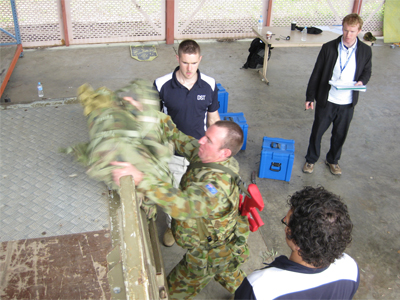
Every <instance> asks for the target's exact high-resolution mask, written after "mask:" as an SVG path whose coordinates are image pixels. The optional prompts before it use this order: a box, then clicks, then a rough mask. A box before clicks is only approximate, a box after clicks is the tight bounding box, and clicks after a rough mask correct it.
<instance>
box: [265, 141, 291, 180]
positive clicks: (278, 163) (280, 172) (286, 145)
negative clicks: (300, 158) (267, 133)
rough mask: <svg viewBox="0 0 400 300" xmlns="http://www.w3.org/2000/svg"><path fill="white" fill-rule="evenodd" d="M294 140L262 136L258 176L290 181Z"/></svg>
mask: <svg viewBox="0 0 400 300" xmlns="http://www.w3.org/2000/svg"><path fill="white" fill-rule="evenodd" d="M293 161H294V140H285V139H280V138H270V137H264V139H263V145H262V149H261V160H260V169H259V172H258V177H260V178H270V179H276V180H284V181H288V182H289V181H290V177H291V175H292V169H293Z"/></svg>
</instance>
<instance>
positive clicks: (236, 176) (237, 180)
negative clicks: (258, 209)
mask: <svg viewBox="0 0 400 300" xmlns="http://www.w3.org/2000/svg"><path fill="white" fill-rule="evenodd" d="M202 168H211V169H218V170H221V171H223V172H225V173H228V174H229V175H231V176H232V178H233V179H234V180H235V183H236V185H237V186H238V187H239V189H240V191H241V192H242V193H244V194H246V195H247V196H249V197H251V196H250V194H249V192H248V191H247V189H246V187H245V186H244V181H243V180H242V178H240V176H239V174H237V173H235V172H233V171H232V169H231V168H228V167H225V166H223V165H220V164H217V163H202V162H196V163H191V164H190V165H189V166H188V167H187V169H188V170H190V169H202Z"/></svg>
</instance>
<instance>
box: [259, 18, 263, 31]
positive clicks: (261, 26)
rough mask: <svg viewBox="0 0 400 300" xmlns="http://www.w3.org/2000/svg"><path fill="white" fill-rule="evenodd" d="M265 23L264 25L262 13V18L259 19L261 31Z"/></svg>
mask: <svg viewBox="0 0 400 300" xmlns="http://www.w3.org/2000/svg"><path fill="white" fill-rule="evenodd" d="M263 25H264V21H263V17H262V15H260V18H259V19H258V31H260V32H261V30H262V28H263Z"/></svg>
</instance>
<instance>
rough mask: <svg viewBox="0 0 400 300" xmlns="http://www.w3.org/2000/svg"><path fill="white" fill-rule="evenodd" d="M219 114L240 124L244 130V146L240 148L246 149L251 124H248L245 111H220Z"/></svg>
mask: <svg viewBox="0 0 400 300" xmlns="http://www.w3.org/2000/svg"><path fill="white" fill-rule="evenodd" d="M219 116H220V117H221V120H228V121H233V122H235V123H237V124H239V126H240V128H242V130H243V146H242V148H241V149H240V150H246V144H247V130H248V128H249V125H247V122H246V118H245V117H244V115H243V113H241V112H239V113H220V114H219Z"/></svg>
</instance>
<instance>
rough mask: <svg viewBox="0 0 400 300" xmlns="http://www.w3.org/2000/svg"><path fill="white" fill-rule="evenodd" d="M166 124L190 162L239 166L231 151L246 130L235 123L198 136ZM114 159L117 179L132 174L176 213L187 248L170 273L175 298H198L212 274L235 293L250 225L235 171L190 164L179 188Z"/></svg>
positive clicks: (177, 232)
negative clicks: (243, 212)
mask: <svg viewBox="0 0 400 300" xmlns="http://www.w3.org/2000/svg"><path fill="white" fill-rule="evenodd" d="M161 126H162V127H163V128H164V133H165V135H166V136H167V137H168V139H170V140H171V141H173V142H174V145H175V149H176V151H177V152H178V153H179V154H181V155H182V156H184V157H186V158H187V160H188V161H189V162H190V163H191V164H193V163H199V162H200V163H215V164H218V165H221V166H225V167H228V168H230V169H231V170H233V171H234V172H235V173H237V172H238V171H239V164H238V162H237V161H236V159H234V158H233V157H232V156H233V155H235V154H236V153H237V152H238V151H239V150H240V148H241V146H242V143H243V132H242V130H241V128H240V127H239V126H238V125H237V124H236V123H234V122H231V121H218V122H216V123H215V124H214V125H212V126H210V127H209V128H208V130H207V131H206V134H205V136H204V137H202V138H201V139H200V140H198V141H197V140H196V139H194V138H192V137H190V136H187V135H185V134H183V133H182V132H180V131H179V130H177V129H176V127H175V125H174V124H173V123H172V122H168V123H164V124H161ZM113 164H114V165H119V166H121V167H122V168H121V169H116V170H114V171H113V177H114V181H115V182H116V183H119V178H120V177H122V176H125V175H132V176H133V177H134V179H135V183H136V184H137V188H138V190H139V191H140V192H142V193H143V194H144V195H145V198H146V201H148V202H149V203H155V204H157V205H159V206H160V207H162V209H163V210H164V211H165V212H166V213H168V214H170V215H171V217H172V218H173V222H172V232H173V234H174V237H175V239H176V242H177V244H178V245H180V246H181V247H183V248H185V249H187V252H186V254H185V255H184V257H183V259H182V260H181V261H180V262H179V263H178V265H176V266H175V268H174V269H173V270H172V271H171V273H170V274H169V275H168V277H167V281H168V285H169V295H170V297H171V299H190V298H193V297H194V296H196V295H197V294H198V293H199V292H200V290H201V289H202V288H204V287H205V286H206V285H207V283H208V282H209V281H210V280H211V279H212V278H214V279H215V280H217V281H218V282H219V283H220V284H221V285H222V286H223V287H225V288H226V289H227V290H228V291H229V292H230V293H232V294H233V293H234V292H235V290H236V289H237V287H238V286H239V285H240V284H241V282H242V280H243V279H244V277H245V274H244V272H243V271H242V270H240V269H239V267H240V265H241V264H242V263H244V262H245V261H246V260H247V259H248V256H249V250H248V246H247V237H248V235H249V225H248V222H247V219H245V218H243V217H241V216H240V215H239V210H238V206H239V188H238V186H237V185H236V184H235V181H234V180H233V178H232V176H231V175H229V174H226V173H224V172H221V170H219V169H218V168H213V167H203V168H190V167H189V168H188V170H187V172H186V173H185V175H184V176H183V178H182V180H181V184H180V189H177V188H174V186H173V185H172V184H171V183H168V182H164V181H163V180H161V179H159V178H156V177H155V176H154V175H153V174H150V173H147V172H146V173H145V174H144V173H142V172H140V171H139V170H138V169H136V168H135V167H134V166H133V165H131V164H130V163H126V162H115V163H113Z"/></svg>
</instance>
